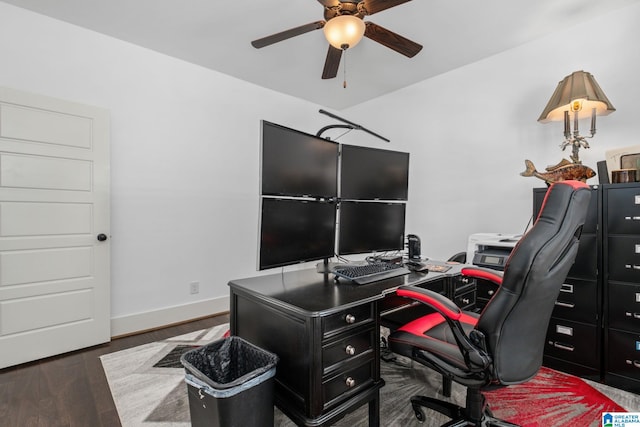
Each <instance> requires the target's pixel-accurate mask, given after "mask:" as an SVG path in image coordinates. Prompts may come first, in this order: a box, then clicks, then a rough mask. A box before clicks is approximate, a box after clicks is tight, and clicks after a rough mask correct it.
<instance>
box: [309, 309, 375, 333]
mask: <svg viewBox="0 0 640 427" xmlns="http://www.w3.org/2000/svg"><path fill="white" fill-rule="evenodd" d="M373 316H374V313H373V304H363V305H359V306H356V307H351V308H349V309H346V310H344V311H341V312H340V313H336V314H332V315H329V316H327V317H324V318H323V319H322V334H323V336H324V338H326V337H328V336H330V335H335V334H337V333H340V332H342V331H344V330H346V329H350V328H354V327H356V326H358V325H362V324H364V323H366V322H373V321H374V317H373Z"/></svg>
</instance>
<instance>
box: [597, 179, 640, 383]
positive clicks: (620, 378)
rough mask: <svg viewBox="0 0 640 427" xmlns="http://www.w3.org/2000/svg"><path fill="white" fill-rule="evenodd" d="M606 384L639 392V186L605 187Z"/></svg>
mask: <svg viewBox="0 0 640 427" xmlns="http://www.w3.org/2000/svg"><path fill="white" fill-rule="evenodd" d="M603 187H604V194H603V202H604V212H605V215H606V226H605V228H604V234H603V243H604V259H603V264H604V269H605V280H606V283H605V289H606V292H605V310H606V317H605V346H604V348H605V382H606V383H607V384H610V385H613V386H615V387H619V388H623V389H626V390H630V391H633V392H635V393H639V392H640V184H638V183H632V184H611V185H605V186H603Z"/></svg>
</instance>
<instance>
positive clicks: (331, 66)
mask: <svg viewBox="0 0 640 427" xmlns="http://www.w3.org/2000/svg"><path fill="white" fill-rule="evenodd" d="M340 58H342V49H338V48H335V47H333V46H331V45H329V50H328V51H327V59H326V60H325V61H324V70H322V78H323V79H332V78H334V77H335V76H337V75H338V67H340Z"/></svg>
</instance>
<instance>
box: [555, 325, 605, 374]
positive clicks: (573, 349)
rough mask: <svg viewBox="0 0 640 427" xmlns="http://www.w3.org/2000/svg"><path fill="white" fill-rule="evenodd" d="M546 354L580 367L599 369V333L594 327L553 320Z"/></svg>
mask: <svg viewBox="0 0 640 427" xmlns="http://www.w3.org/2000/svg"><path fill="white" fill-rule="evenodd" d="M544 353H545V354H546V355H548V356H552V357H555V358H558V359H563V360H567V361H570V362H573V363H578V364H580V365H584V366H589V367H594V368H595V367H597V365H598V359H599V354H598V353H599V350H598V332H597V328H596V327H595V326H592V325H584V324H582V323H576V322H571V321H567V320H559V319H555V318H551V322H549V329H547V342H546V344H545V349H544Z"/></svg>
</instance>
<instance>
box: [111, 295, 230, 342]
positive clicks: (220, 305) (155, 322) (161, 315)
mask: <svg viewBox="0 0 640 427" xmlns="http://www.w3.org/2000/svg"><path fill="white" fill-rule="evenodd" d="M228 311H229V297H228V296H224V297H218V298H211V299H207V300H203V301H197V302H194V303H189V304H182V305H176V306H173V307H166V308H162V309H159V310H153V311H146V312H143V313H135V314H130V315H126V316H121V317H113V318H111V336H112V337H117V336H121V335H129V334H133V333H136V332H142V331H146V330H149V329H155V328H160V327H163V326H167V325H171V324H174V323H180V322H186V321H189V320H193V319H198V318H200V317H206V316H213V315H215V314H219V313H226V312H228Z"/></svg>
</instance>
